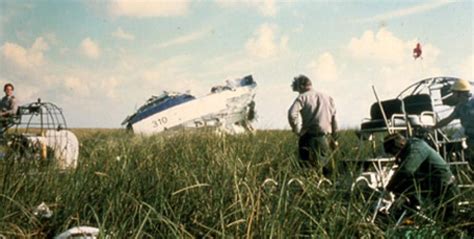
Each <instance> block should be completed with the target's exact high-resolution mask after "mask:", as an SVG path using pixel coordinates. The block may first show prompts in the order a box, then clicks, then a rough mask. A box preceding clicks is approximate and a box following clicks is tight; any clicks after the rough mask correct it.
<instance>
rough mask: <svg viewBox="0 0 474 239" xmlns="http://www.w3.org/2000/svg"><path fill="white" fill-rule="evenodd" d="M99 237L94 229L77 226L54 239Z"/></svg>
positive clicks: (97, 231) (96, 229)
mask: <svg viewBox="0 0 474 239" xmlns="http://www.w3.org/2000/svg"><path fill="white" fill-rule="evenodd" d="M98 236H99V229H98V228H95V227H88V226H79V227H73V228H71V229H69V230H67V231H65V232H63V233H61V234H59V235H58V236H56V237H55V238H56V239H96V238H98Z"/></svg>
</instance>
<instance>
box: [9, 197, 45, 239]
mask: <svg viewBox="0 0 474 239" xmlns="http://www.w3.org/2000/svg"><path fill="white" fill-rule="evenodd" d="M33 215H35V216H37V217H40V218H51V217H52V216H53V211H51V209H49V207H48V205H46V203H44V202H42V203H41V204H40V205H38V206H37V207H36V208H35V209H34V210H33ZM0 238H1V237H0Z"/></svg>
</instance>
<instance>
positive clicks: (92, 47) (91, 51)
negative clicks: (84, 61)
mask: <svg viewBox="0 0 474 239" xmlns="http://www.w3.org/2000/svg"><path fill="white" fill-rule="evenodd" d="M80 49H81V52H82V54H84V55H85V56H87V57H89V58H91V59H97V58H99V56H100V48H99V45H98V44H97V43H95V42H94V41H92V40H91V39H90V38H86V39H84V40H82V42H81V46H80Z"/></svg>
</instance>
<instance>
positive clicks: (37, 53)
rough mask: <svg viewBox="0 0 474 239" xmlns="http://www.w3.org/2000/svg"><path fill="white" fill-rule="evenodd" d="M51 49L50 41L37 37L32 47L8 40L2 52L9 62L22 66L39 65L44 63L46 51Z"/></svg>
mask: <svg viewBox="0 0 474 239" xmlns="http://www.w3.org/2000/svg"><path fill="white" fill-rule="evenodd" d="M48 49H49V46H48V43H46V41H45V40H44V39H43V38H42V37H39V38H36V40H35V42H34V43H33V45H32V46H31V48H24V47H22V46H20V45H18V44H16V43H10V42H6V43H5V44H3V46H2V47H1V52H2V55H3V57H4V59H5V60H6V61H7V63H12V64H14V65H15V66H18V67H21V68H31V67H38V66H40V65H43V64H44V62H45V61H44V52H45V51H47V50H48Z"/></svg>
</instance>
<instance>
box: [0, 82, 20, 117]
mask: <svg viewBox="0 0 474 239" xmlns="http://www.w3.org/2000/svg"><path fill="white" fill-rule="evenodd" d="M14 89H15V88H14V87H13V85H12V84H11V83H7V84H5V86H3V91H4V92H5V96H4V97H3V98H2V100H1V101H0V119H2V120H3V119H4V118H6V117H10V116H14V115H16V113H17V111H18V102H17V100H16V98H15V96H14V95H13V90H14Z"/></svg>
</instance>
